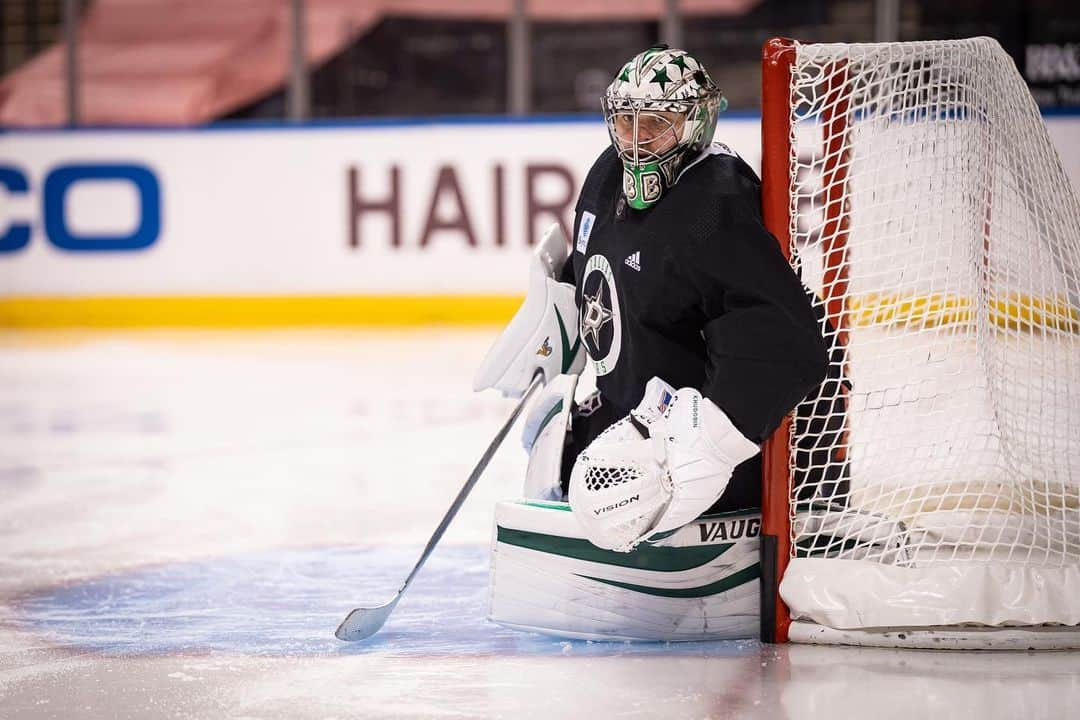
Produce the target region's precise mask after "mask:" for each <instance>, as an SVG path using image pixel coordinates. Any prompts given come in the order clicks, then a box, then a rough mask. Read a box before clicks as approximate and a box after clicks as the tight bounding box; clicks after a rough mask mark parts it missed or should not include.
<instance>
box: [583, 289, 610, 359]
mask: <svg viewBox="0 0 1080 720" xmlns="http://www.w3.org/2000/svg"><path fill="white" fill-rule="evenodd" d="M603 294H604V289H603V287H602V286H600V287H597V288H596V294H595V295H593V296H591V297H590V296H589V295H584V297H583V299H584V301H585V308H584V311H585V312H584V314H583V315H582V317H581V336H582V338H584V339H585V341H586V342H588V341H589V339H590V338H591V339H592V346H593V347H594V348H596V349H597V351H599V349H600V331H601V330H602V329H603V327H604V325H606V324H608V323H609V322H611V316H612V313H611V310H608V309H607V308H606V307H604V302H603V300H602V299H601V296H602V295H603Z"/></svg>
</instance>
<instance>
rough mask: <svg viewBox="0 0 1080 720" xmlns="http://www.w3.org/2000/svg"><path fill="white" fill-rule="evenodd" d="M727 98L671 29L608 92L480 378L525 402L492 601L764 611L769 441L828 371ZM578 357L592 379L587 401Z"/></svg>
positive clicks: (662, 635)
mask: <svg viewBox="0 0 1080 720" xmlns="http://www.w3.org/2000/svg"><path fill="white" fill-rule="evenodd" d="M725 105H726V102H725V100H724V98H723V95H722V93H721V92H720V90H719V88H718V87H717V86H716V84H715V83H714V82H713V80H712V78H711V77H710V76H709V74H708V73H707V72H706V70H705V68H704V67H703V66H702V65H701V63H699V62H698V61H697V60H696V59H695V58H694V57H692V56H691V55H689V54H687V53H686V52H684V51H682V50H674V49H669V48H667V47H666V46H657V47H653V48H650V49H648V50H646V51H645V52H643V53H641V54H639V55H637V56H635V57H634V58H632V59H631V60H630V61H629V62H627V63H626V64H625V65H624V66H623V67H622V68H621V70H620V71H619V73H618V75H617V76H616V78H615V79H614V80H613V81H612V83H611V85H610V86H609V87H608V88H607V90H606V92H605V94H604V97H603V99H602V106H603V110H604V117H605V120H606V123H607V128H608V132H609V135H610V139H611V145H610V146H609V147H608V148H607V149H605V150H604V152H603V153H602V154H601V155H600V157H599V158H598V159H597V160H596V162H595V163H594V164H593V166H592V169H591V170H590V172H589V174H588V177H587V179H586V181H585V184H584V186H583V187H582V189H581V192H580V195H579V198H578V202H577V205H576V208H575V218H574V227H573V241H572V242H571V240H570V239H569V238H566V237H565V235H564V234H563V233H562V232H561V231H560V229H559V226H558V225H557V224H556V225H553V226H552V227H551V229H549V230H548V232H547V233H546V235H545V236H544V238H543V241H542V242H541V243H540V245H539V246H538V247H537V248H536V251H535V253H534V255H533V259H532V265H531V268H530V276H529V286H528V292H527V295H526V299H525V302H524V304H523V305H522V307H521V308H520V309H519V311H518V313H517V314H516V315H515V317H514V318H513V319H512V321H511V322H510V324H509V326H508V327H507V328H506V330H505V331H504V332H503V333H502V335H501V336H500V337H499V338H498V340H497V341H496V343H495V344H494V346H493V347H492V348H491V350H490V351H489V353H488V355H487V357H486V358H485V359H484V361H483V363H482V365H481V367H480V368H479V370H478V372H477V375H476V380H475V383H474V386H475V389H476V390H478V391H479V390H484V389H487V388H495V389H497V390H499V391H500V392H502V393H503V394H504V395H507V396H512V397H520V396H521V395H522V394H523V393H524V391H525V389H526V387H528V385H529V384H530V382H531V381H532V380H533V378H534V377H535V376H536V375H537V374H538V373H539V374H541V375H542V376H543V381H544V388H543V391H542V393H540V394H539V395H538V396H537V397H536V399H535V400H534V401H533V403H532V405H531V406H530V408H529V412H528V415H527V419H526V421H525V423H524V426H525V429H524V435H523V444H524V446H525V448H526V450H527V451H528V452H529V463H528V469H527V473H526V479H525V486H524V493H523V494H524V497H523V498H522V499H521V500H519V501H517V502H506V503H501V504H499V505H498V507H497V508H496V516H495V523H496V529H495V538H494V541H493V555H492V571H491V591H490V600H491V607H490V617H491V619H492V620H494V621H496V622H498V623H501V624H504V625H507V626H511V627H517V628H521V629H526V630H532V631H538V632H545V633H550V634H554V635H559V636H565V637H579V638H607V639H629V640H702V639H728V638H739V637H750V636H754V635H756V634H757V632H758V613H759V587H758V585H759V583H758V577H759V560H758V550H759V548H758V533H759V530H760V514H759V512H758V507H759V501H760V480H761V467H760V456H759V454H758V451H759V445H760V443H761V442H762V441H763V440H764V439H765V438H766V437H767V436H768V435H769V434H770V433H771V432H772V431H773V430H774V429H775V428H776V427H777V425H778V424H779V423H780V421H781V419H782V418H783V416H784V415H786V414H787V413H788V412H790V411H791V409H792V408H793V407H794V406H795V405H796V403H798V402H799V401H800V400H801V399H802V398H803V397H804V396H805V395H806V394H807V392H808V391H809V390H811V389H813V388H814V387H817V386H818V385H819V384H820V383H821V381H822V380H823V378H824V377H825V368H826V357H825V354H826V353H825V346H824V343H823V340H822V337H821V332H820V329H819V324H818V319H817V318H816V317H815V314H814V311H813V310H812V308H811V304H810V301H809V299H808V297H807V295H806V292H805V290H804V288H803V286H802V284H801V283H800V282H799V279H798V278H797V277H796V275H795V274H794V272H793V271H792V270H791V267H790V266H789V265H788V263H787V261H785V259H784V258H783V256H782V255H781V253H780V251H779V248H778V245H777V243H776V240H775V239H774V238H773V237H772V236H771V235H770V234H769V233H768V232H767V231H766V230H765V228H764V226H763V224H762V220H761V211H760V189H759V181H758V178H757V176H756V175H755V173H754V172H753V170H752V169H751V168H750V167H749V166H748V165H747V164H746V163H745V162H744V161H743V160H742V159H741V158H740V157H739V156H738V155H737V154H736V153H734V152H733V151H731V150H730V149H729V148H727V147H726V146H724V145H723V144H720V143H714V142H712V136H713V132H714V131H715V129H716V121H717V115H718V114H719V113H720V112H721V111H722V110H723V109H724V107H725ZM586 365H588V369H589V370H590V371H591V375H593V376H595V383H596V391H595V392H593V393H591V394H587V395H586V396H585V397H582V398H581V399H580V400H578V397H577V395H578V394H577V385H578V379H579V376H580V374H581V373H582V372H583V371H584V370H586Z"/></svg>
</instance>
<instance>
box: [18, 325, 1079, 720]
mask: <svg viewBox="0 0 1080 720" xmlns="http://www.w3.org/2000/svg"><path fill="white" fill-rule="evenodd" d="M496 332H497V329H494V328H493V329H491V330H476V331H447V330H423V331H410V332H393V333H385V332H382V333H371V332H356V331H335V332H329V331H311V332H308V331H290V332H248V333H226V332H220V333H217V332H183V333H179V332H173V333H162V332H127V333H119V334H117V333H113V334H102V333H94V334H72V333H6V334H0V718H3V719H4V720H8V718H19V719H20V720H22V719H23V718H31V719H36V718H63V719H65V720H67V719H69V718H106V717H107V718H166V717H168V718H334V717H340V718H344V717H369V718H426V717H454V718H462V717H466V718H473V717H513V718H514V719H515V720H520V718H534V717H535V718H564V717H565V718H574V717H583V718H590V719H597V720H598V719H599V718H609V717H611V718H616V717H617V718H630V717H633V718H654V717H680V718H684V717H685V718H706V717H708V718H728V717H730V718H799V719H802V718H822V717H826V718H829V720H843V719H844V718H859V720H865V718H866V717H867V716H872V717H874V718H875V720H879V719H883V718H903V719H904V720H910V718H911V717H913V716H914V717H934V718H935V719H938V718H963V720H970V719H971V718H973V717H978V718H1015V717H1021V716H1023V717H1025V718H1057V717H1062V718H1064V717H1072V714H1071V713H1072V712H1073V711H1074V709H1075V708H1076V707H1080V656H1078V655H1076V654H1067V653H1051V654H1046V655H1031V654H1015V655H992V654H978V653H974V654H973V653H966V654H965V653H949V654H944V653H931V652H902V651H885V650H853V649H844V648H813V647H780V648H772V647H768V646H761V645H759V644H758V643H757V642H756V641H752V640H747V641H740V642H734V643H700V644H697V643H695V644H686V645H683V644H632V645H631V644H625V643H587V642H574V641H560V640H558V639H551V638H546V637H543V636H539V635H532V634H525V633H517V632H514V631H510V630H506V629H503V628H499V627H498V626H495V625H492V624H490V623H487V622H486V621H485V620H484V619H483V605H484V593H485V592H486V585H485V581H486V572H487V552H486V548H487V544H488V542H489V538H490V532H491V516H492V507H493V504H494V502H495V500H496V499H498V498H502V497H511V496H514V495H515V494H516V492H517V490H518V488H519V486H520V483H521V478H522V473H523V471H524V466H525V463H524V457H523V454H522V453H521V452H520V449H517V448H516V437H515V436H514V435H511V439H510V440H508V442H507V445H506V447H504V448H503V449H502V450H501V451H500V452H499V454H498V455H496V457H495V459H494V461H493V463H492V465H491V467H490V468H489V471H488V473H487V475H486V476H485V477H484V478H483V479H482V480H481V481H480V483H479V485H478V486H477V488H476V490H475V491H474V494H473V496H472V497H471V498H470V499H469V501H468V502H466V504H465V506H464V507H463V508H462V511H461V513H460V515H459V516H458V518H457V520H456V521H455V523H454V524H453V525H452V526H451V528H450V530H449V532H448V534H447V537H446V538H445V541H444V542H445V544H444V546H442V547H441V548H440V549H439V550H438V551H437V552H436V554H435V555H433V556H432V558H431V560H430V561H429V564H428V565H427V566H426V567H425V568H424V570H423V572H422V573H421V574H420V575H419V576H418V577H417V579H416V582H415V584H414V585H413V587H411V588H410V590H409V591H408V593H407V594H406V596H405V598H404V599H403V600H402V602H401V604H400V605H399V606H398V608H397V610H396V611H395V613H394V615H393V616H391V618H390V620H389V621H388V622H387V624H386V625H385V626H384V628H383V629H382V631H380V633H379V634H378V635H376V636H375V637H374V638H372V639H371V641H369V642H367V643H363V644H352V643H342V642H339V641H337V640H335V639H334V637H333V631H334V628H335V627H336V625H337V623H338V622H340V620H341V619H342V618H343V617H344V615H345V613H346V612H347V611H348V610H349V609H351V608H353V607H355V606H357V605H359V604H365V603H368V602H371V603H378V602H383V601H385V600H387V599H389V598H390V597H391V596H392V595H393V592H394V591H395V590H396V589H397V587H398V585H399V584H400V582H401V580H403V578H404V575H405V574H407V572H408V570H409V568H411V567H412V564H413V563H414V562H415V560H416V557H417V555H418V553H419V549H420V547H421V546H422V545H423V543H424V542H425V541H426V540H427V538H428V536H429V535H430V533H431V531H432V530H433V529H434V527H435V525H436V524H437V523H438V520H439V518H440V517H441V516H442V513H443V512H444V510H445V508H446V506H447V505H448V504H449V502H450V501H451V499H452V498H453V497H454V495H455V493H456V492H457V490H458V488H460V486H461V484H462V482H463V481H464V479H465V476H466V475H467V473H468V472H469V470H470V469H471V467H472V466H473V464H474V463H475V462H476V460H477V458H478V457H479V455H480V453H481V452H482V451H483V449H484V447H485V446H486V444H487V442H488V440H489V439H490V437H491V435H492V433H494V432H495V431H496V430H497V429H498V427H499V426H500V425H501V423H502V421H503V420H504V418H505V417H506V415H507V414H508V413H509V412H510V410H511V408H512V402H510V401H506V400H503V399H501V398H499V397H497V396H490V395H487V394H482V395H473V394H472V393H471V392H470V391H469V388H470V379H471V374H472V371H473V368H474V367H475V366H476V364H477V363H478V362H479V360H480V358H481V357H482V355H483V352H484V351H485V350H486V349H487V346H488V344H489V343H490V342H491V340H492V339H493V337H494V335H495V333H496Z"/></svg>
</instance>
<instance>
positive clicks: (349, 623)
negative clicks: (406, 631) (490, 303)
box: [334, 372, 543, 640]
mask: <svg viewBox="0 0 1080 720" xmlns="http://www.w3.org/2000/svg"><path fill="white" fill-rule="evenodd" d="M542 379H543V374H542V373H540V372H537V374H536V375H535V376H533V379H532V382H531V383H529V387H528V388H527V389H526V390H525V394H524V395H522V397H521V400H520V402H518V404H517V407H515V408H514V412H512V413H510V417H509V418H508V419H507V421H506V423H505V424H503V426H502V428H501V429H500V430H499V432H498V433H497V434H496V435H495V437H494V439H492V441H491V444H490V445H488V448H487V450H485V451H484V454H483V456H482V457H481V458H480V462H478V463H476V467H475V468H473V471H472V472H471V473H469V479H468V480H466V481H465V484H464V485H463V486H462V488H461V490H460V491H458V494H457V497H456V498H454V502H452V503H450V509H449V510H447V511H446V515H444V516H443V519H442V522H440V523H439V527H437V528H435V532H434V534H432V536H431V539H430V540H428V543H427V546H426V547H425V548H424V552H422V553H421V554H420V559H419V560H417V561H416V566H415V567H414V568H413V569H412V572H410V573H409V576H408V577H407V578H405V582H404V583H403V584H402V585H401V589H400V590H398V591H397V594H395V595H394V597H393V598H391V599H390V600H389V601H387V602H385V603H383V604H382V605H377V606H375V607H359V608H356V609H355V610H353V611H352V612H350V613H349V614H348V616H347V617H346V618H345V620H344V621H343V622H342V623H341V625H339V626H338V629H337V631H336V632H335V633H334V635H336V636H337V637H338V639H340V640H364V639H366V638H369V637H371V636H372V635H374V634H375V633H377V632H379V629H380V628H381V627H382V626H383V623H385V622H386V619H387V618H388V617H390V613H392V612H394V608H395V607H396V606H397V604H398V600H400V599H401V596H402V595H403V594H404V593H405V590H406V589H407V588H408V587H409V583H411V582H412V580H413V578H414V577H416V573H418V572H420V568H422V567H423V566H424V561H426V560H427V559H428V556H429V555H431V551H432V550H434V549H435V546H436V545H437V544H438V543H439V540H440V539H441V538H442V536H443V533H444V532H446V528H447V527H449V526H450V521H451V520H453V519H454V516H455V515H457V511H458V509H460V508H461V506H462V504H463V503H464V502H465V498H466V497H468V495H469V493H470V492H471V491H472V489H473V486H474V485H476V481H477V480H478V479H480V475H481V473H483V472H484V469H485V468H487V466H488V463H489V462H491V458H492V456H493V455H494V454H495V451H496V450H498V449H499V445H501V444H502V441H503V439H504V438H505V437H506V434H507V433H508V432H510V427H511V426H512V425H513V424H514V421H515V420H517V418H518V415H520V414H521V410H522V408H524V407H525V403H527V402H528V401H529V397H530V396H531V395H532V394H533V392H534V391H535V390H536V388H538V387H540V385H541V382H542Z"/></svg>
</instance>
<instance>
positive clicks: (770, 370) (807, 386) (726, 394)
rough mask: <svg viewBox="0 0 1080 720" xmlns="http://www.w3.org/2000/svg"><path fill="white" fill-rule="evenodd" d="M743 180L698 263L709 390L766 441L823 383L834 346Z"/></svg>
mask: <svg viewBox="0 0 1080 720" xmlns="http://www.w3.org/2000/svg"><path fill="white" fill-rule="evenodd" d="M735 185H736V186H737V191H735V192H732V193H725V194H724V195H722V196H721V197H720V204H721V207H719V208H718V220H719V222H718V224H717V231H716V235H718V237H715V238H712V239H709V240H707V242H706V244H707V247H704V248H699V249H698V251H697V252H698V253H699V254H700V255H701V256H702V257H701V259H702V260H704V261H703V262H697V263H693V264H692V268H693V269H694V271H693V274H692V276H691V277H692V282H694V283H695V284H696V285H697V287H696V290H697V292H698V293H699V294H700V297H701V298H702V300H701V302H702V308H701V309H702V312H703V314H704V317H705V324H704V327H703V329H702V334H703V336H704V340H705V345H706V348H707V352H708V364H707V369H706V378H705V383H704V386H703V387H702V394H703V395H704V396H705V397H708V398H709V399H710V400H712V401H713V402H715V403H716V404H717V406H719V407H720V408H722V409H723V410H724V411H725V412H726V413H727V415H728V416H729V417H730V418H731V420H732V422H733V423H734V424H735V426H736V427H737V428H739V430H740V431H742V433H743V434H744V435H745V436H746V437H748V438H750V439H751V440H753V441H754V442H761V441H762V440H764V439H765V438H766V437H768V435H769V434H770V433H772V431H773V430H774V429H776V427H777V426H778V425H779V424H780V421H781V420H782V419H783V417H784V415H785V414H786V413H788V412H789V411H790V410H791V409H792V408H793V407H794V406H795V405H796V404H798V402H799V401H800V400H802V399H803V398H804V397H805V396H806V394H807V393H808V392H810V390H812V389H813V388H814V387H816V386H817V385H819V384H820V383H821V381H822V379H823V378H824V377H825V372H826V365H827V363H826V349H825V343H824V340H823V338H822V336H821V332H820V329H819V326H818V323H817V320H816V318H815V315H814V311H813V309H812V307H811V305H810V299H809V297H808V296H807V293H806V290H805V288H804V287H803V284H802V282H801V281H800V280H799V278H798V277H797V276H796V274H795V272H794V271H793V270H792V269H791V266H790V265H789V264H788V262H787V261H786V260H785V259H784V256H783V255H782V254H781V252H780V247H779V245H778V243H777V241H776V239H775V238H774V237H773V236H772V235H771V234H770V233H769V231H768V230H766V228H765V225H764V222H763V221H762V217H761V211H760V194H759V191H758V187H757V185H756V183H751V182H749V181H748V180H747V179H746V178H743V177H740V178H738V179H736V181H735Z"/></svg>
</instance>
